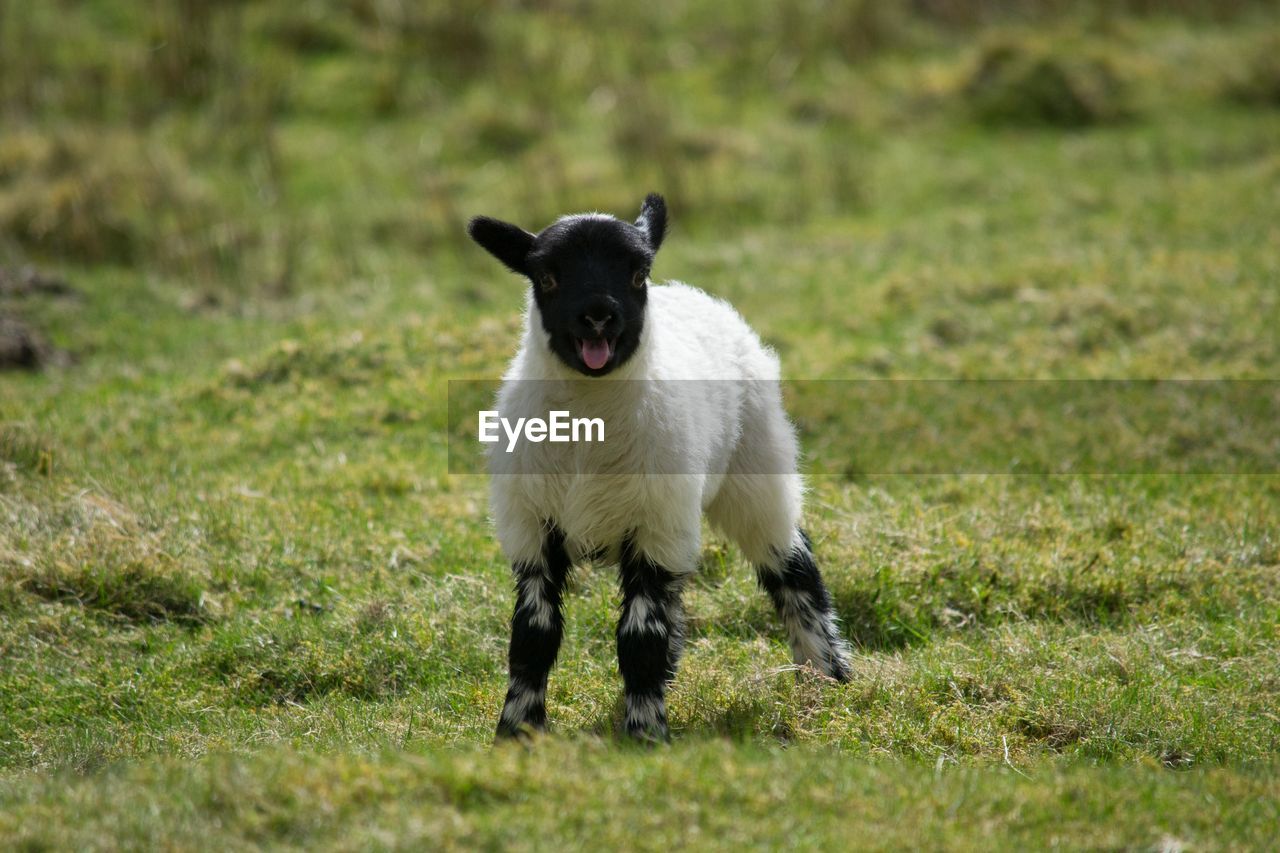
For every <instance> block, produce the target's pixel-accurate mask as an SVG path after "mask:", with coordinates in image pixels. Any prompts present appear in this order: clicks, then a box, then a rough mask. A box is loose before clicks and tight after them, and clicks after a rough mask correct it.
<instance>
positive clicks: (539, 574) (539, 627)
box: [498, 528, 570, 738]
mask: <svg viewBox="0 0 1280 853" xmlns="http://www.w3.org/2000/svg"><path fill="white" fill-rule="evenodd" d="M569 565H570V563H569V555H568V553H567V552H566V551H565V547H564V534H563V533H561V532H560V531H559V530H558V529H556V528H552V529H551V530H549V531H547V534H546V537H545V539H544V540H543V544H542V555H541V559H540V560H533V561H529V562H522V563H516V564H515V565H514V566H512V571H513V572H514V573H515V576H516V606H515V612H514V613H513V614H512V616H511V649H510V652H509V653H508V656H507V660H508V663H509V665H510V673H511V674H510V680H509V682H508V686H507V699H506V701H505V702H504V703H503V705H502V714H501V715H500V716H499V717H498V737H500V738H501V737H514V736H516V735H519V734H521V733H523V732H526V731H528V730H529V729H536V730H542V729H545V728H546V727H547V705H546V700H547V676H548V674H550V672H551V667H552V666H554V665H555V662H556V655H557V654H558V653H559V651H560V639H561V637H562V636H563V634H564V614H563V613H562V611H561V599H562V596H563V593H564V586H565V580H566V579H567V577H568V575H569Z"/></svg>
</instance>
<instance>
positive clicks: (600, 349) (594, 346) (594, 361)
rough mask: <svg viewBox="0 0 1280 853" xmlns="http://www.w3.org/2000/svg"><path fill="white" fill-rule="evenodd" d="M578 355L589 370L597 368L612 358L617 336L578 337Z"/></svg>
mask: <svg viewBox="0 0 1280 853" xmlns="http://www.w3.org/2000/svg"><path fill="white" fill-rule="evenodd" d="M577 341H578V355H579V356H581V358H582V363H583V364H585V365H586V366H587V367H588V368H589V369H591V370H599V369H600V368H602V367H604V366H605V365H606V364H608V363H609V360H610V359H612V358H613V345H614V344H615V343H616V342H617V338H613V339H606V338H591V339H586V338H578V339H577Z"/></svg>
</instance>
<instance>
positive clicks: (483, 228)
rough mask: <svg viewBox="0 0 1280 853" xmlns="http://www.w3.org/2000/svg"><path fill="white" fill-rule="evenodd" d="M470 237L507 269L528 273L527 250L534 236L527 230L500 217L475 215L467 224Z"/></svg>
mask: <svg viewBox="0 0 1280 853" xmlns="http://www.w3.org/2000/svg"><path fill="white" fill-rule="evenodd" d="M467 233H468V234H470V235H471V239H472V240H475V241H476V242H477V243H479V244H480V245H481V247H483V248H484V250H485V251H486V252H488V253H489V254H491V255H493V256H494V257H495V258H497V259H498V260H500V261H502V262H503V263H504V264H506V265H507V269H509V270H511V271H512V272H514V273H519V274H520V275H528V274H529V264H528V258H529V252H530V251H531V250H532V249H533V243H534V240H535V239H537V238H535V237H534V236H533V235H532V234H530V233H529V232H528V231H526V230H524V229H523V228H521V227H520V226H518V225H512V224H511V223H510V222H503V221H502V220H501V219H492V218H490V217H488V216H477V217H476V218H475V219H472V220H471V222H470V224H468V225H467Z"/></svg>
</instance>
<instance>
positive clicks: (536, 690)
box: [468, 194, 849, 741]
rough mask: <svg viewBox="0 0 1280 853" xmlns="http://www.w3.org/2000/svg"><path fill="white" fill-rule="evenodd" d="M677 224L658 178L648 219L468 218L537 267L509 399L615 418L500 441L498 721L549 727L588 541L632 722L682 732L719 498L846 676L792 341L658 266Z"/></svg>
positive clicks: (801, 649)
mask: <svg viewBox="0 0 1280 853" xmlns="http://www.w3.org/2000/svg"><path fill="white" fill-rule="evenodd" d="M666 230H667V211H666V203H665V201H664V200H663V198H662V197H661V196H659V195H657V194H650V195H649V196H648V197H647V198H645V200H644V203H643V205H642V207H641V211H640V216H639V218H638V219H637V220H636V221H635V222H634V223H630V222H625V221H622V220H620V219H617V218H615V217H613V216H609V215H605V214H599V213H589V214H579V215H573V216H565V217H562V218H561V219H559V220H557V221H556V222H555V223H553V224H552V225H550V226H549V227H547V228H546V229H545V230H543V231H541V232H540V233H538V234H536V235H535V234H531V233H529V232H527V231H525V230H524V229H522V228H520V227H518V226H516V225H512V224H510V223H507V222H503V221H500V220H496V219H492V218H489V217H476V218H475V219H473V220H472V221H471V223H470V225H469V228H468V232H469V234H470V235H471V237H472V239H474V240H475V241H476V242H477V243H478V244H480V246H482V247H483V248H484V249H485V250H487V251H488V252H489V253H490V254H492V255H493V256H495V257H496V258H497V259H498V260H499V261H501V262H502V263H503V264H504V265H505V266H506V267H507V268H508V269H510V270H511V271H512V272H515V273H517V274H519V275H521V276H524V277H525V278H527V279H528V280H529V283H530V285H531V286H530V288H529V293H528V298H527V301H526V311H525V317H524V331H523V337H522V341H521V343H520V348H519V352H518V353H517V354H516V356H515V358H514V359H513V360H512V362H511V364H510V366H509V368H508V370H507V372H506V374H505V377H504V380H503V384H502V388H501V390H500V391H499V394H498V401H497V402H498V408H499V411H500V412H501V413H502V415H503V416H504V417H505V416H508V415H512V416H517V417H525V416H534V415H538V416H545V414H546V413H547V412H548V411H552V410H571V411H574V412H575V413H577V412H578V411H590V412H592V414H594V415H598V416H602V417H603V420H604V422H605V423H606V424H607V425H608V430H609V433H608V435H607V436H606V440H605V441H604V442H603V443H601V444H569V445H566V444H550V443H528V442H526V443H523V444H520V445H519V446H516V447H514V448H512V449H511V450H510V451H507V449H506V448H505V447H504V448H500V449H495V450H493V451H492V452H491V454H490V474H491V510H492V515H493V519H494V523H495V526H496V529H497V537H498V540H499V542H500V544H501V547H502V550H503V552H504V554H505V556H506V558H507V559H508V560H509V561H510V562H511V566H512V570H513V572H514V575H515V581H516V602H515V610H514V613H513V615H512V620H511V645H510V651H509V658H508V663H509V682H508V689H507V694H506V700H505V702H504V704H503V707H502V711H501V714H500V716H499V720H498V725H497V734H498V736H499V737H500V738H501V737H511V736H517V735H524V734H527V733H528V732H530V731H535V730H542V729H545V728H546V722H547V712H546V688H547V679H548V675H549V673H550V671H551V668H552V667H553V665H554V664H555V660H556V656H557V654H558V651H559V647H560V640H561V636H562V633H563V627H564V617H563V613H562V602H563V595H564V591H565V585H566V580H567V578H568V576H569V572H570V569H571V567H572V566H573V565H574V564H575V563H578V562H582V561H587V560H593V561H603V562H605V563H606V564H616V565H618V566H619V571H620V576H621V586H622V612H621V617H620V619H619V621H618V627H617V651H618V668H619V670H620V671H621V674H622V680H623V685H624V692H625V705H626V717H625V730H626V732H627V733H628V734H629V735H631V736H633V737H635V738H637V739H640V740H645V741H653V740H666V739H668V738H669V729H668V724H667V715H666V692H667V688H668V685H669V684H670V682H671V681H672V679H673V678H674V676H675V674H676V667H677V663H678V661H679V657H680V651H681V647H682V644H683V619H682V613H681V604H680V598H681V588H682V586H683V585H684V582H685V580H686V579H687V578H688V577H689V575H690V574H691V573H692V572H694V571H695V570H696V569H697V566H698V557H699V553H700V549H701V542H700V538H701V518H702V516H703V514H704V513H705V515H706V517H707V518H708V520H709V521H710V523H711V525H712V527H713V528H715V529H717V530H718V531H720V532H721V533H723V534H724V535H725V536H727V537H728V538H729V539H730V540H731V541H733V542H734V543H736V544H737V545H738V547H739V548H740V549H741V551H742V553H743V554H744V556H745V557H746V558H747V559H748V560H749V561H750V562H751V563H752V564H753V565H754V567H755V571H756V575H757V579H758V582H759V584H760V586H761V587H762V588H763V589H764V591H765V592H766V593H768V595H769V597H770V598H771V599H772V601H773V604H774V606H775V607H776V609H777V611H778V614H779V616H780V617H781V619H782V622H783V623H784V624H785V626H786V630H787V634H788V636H789V639H790V644H791V650H792V653H793V657H794V660H795V662H796V663H797V664H806V665H809V666H812V667H814V668H816V669H817V670H818V671H820V672H821V673H823V674H825V675H826V676H829V677H830V678H833V679H836V680H838V681H846V680H847V679H848V677H849V648H848V644H847V643H846V642H845V640H844V639H843V637H842V636H841V633H840V631H839V628H838V625H837V621H836V617H835V613H834V610H833V607H832V603H831V598H830V596H829V594H828V592H827V588H826V586H825V585H824V584H823V581H822V576H821V574H820V572H819V570H818V566H817V563H816V562H815V560H814V556H813V550H812V544H811V542H810V540H809V538H808V536H807V535H806V534H805V533H804V532H803V531H802V530H801V529H800V526H799V522H800V516H801V510H802V502H803V489H804V487H803V482H802V479H801V476H800V474H799V473H798V472H797V456H798V446H797V441H796V437H795V430H794V428H793V426H792V424H791V422H790V420H789V419H788V418H787V415H786V412H785V411H784V409H783V406H782V398H781V391H780V388H779V385H778V380H779V375H780V369H779V365H778V360H777V357H776V356H775V355H774V353H773V352H772V351H771V350H770V349H768V348H767V347H766V346H765V345H764V344H763V343H762V342H761V341H760V339H759V337H758V336H757V335H756V334H755V332H754V331H752V329H751V328H750V326H748V325H747V323H746V321H745V320H743V319H742V317H741V316H740V315H739V314H738V313H737V312H736V311H735V310H734V309H733V308H732V307H730V306H729V305H728V304H727V303H725V302H723V301H721V300H719V299H715V298H713V297H711V296H709V295H707V294H706V293H703V292H702V291H700V290H697V289H695V288H693V287H690V286H688V285H685V284H681V283H678V282H672V283H668V284H665V285H657V284H654V283H652V282H651V281H650V279H649V272H650V268H651V266H652V264H653V260H654V256H655V254H656V252H657V251H658V248H659V247H660V246H661V245H662V241H663V237H664V236H665V234H666ZM682 380H697V381H694V382H688V381H682Z"/></svg>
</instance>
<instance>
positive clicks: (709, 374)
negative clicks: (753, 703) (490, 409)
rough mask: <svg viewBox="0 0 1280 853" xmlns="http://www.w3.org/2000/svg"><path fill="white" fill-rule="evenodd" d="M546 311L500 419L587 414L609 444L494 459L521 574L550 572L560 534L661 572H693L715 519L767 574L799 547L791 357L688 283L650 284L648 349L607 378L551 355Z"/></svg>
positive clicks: (506, 544) (589, 549)
mask: <svg viewBox="0 0 1280 853" xmlns="http://www.w3.org/2000/svg"><path fill="white" fill-rule="evenodd" d="M537 312H538V309H537V307H536V306H535V305H534V303H533V300H532V299H529V301H528V304H527V306H526V310H525V315H524V333H523V337H522V341H521V345H520V349H519V352H518V353H517V354H516V356H515V358H514V359H513V360H512V362H511V364H510V366H509V368H508V370H507V372H506V374H505V376H504V379H503V384H502V387H501V390H500V391H499V394H498V403H497V405H498V410H499V413H500V415H501V416H502V417H503V418H506V419H509V420H512V421H514V419H516V418H520V417H525V418H534V417H538V418H545V417H547V415H548V413H549V412H552V411H568V412H570V413H571V414H572V415H573V416H578V415H579V414H586V415H589V416H590V417H601V418H603V420H604V422H605V429H606V433H605V440H604V441H603V442H600V443H591V442H572V443H552V442H546V441H544V442H540V443H534V442H530V441H521V442H519V443H517V445H516V446H515V448H514V449H513V450H511V451H510V452H507V450H506V447H505V445H498V446H495V447H494V448H491V450H490V456H489V470H490V473H491V475H492V478H491V483H492V487H491V508H492V513H493V519H494V523H495V526H496V528H497V535H498V540H499V542H500V543H501V546H502V549H503V551H504V553H505V555H506V557H507V558H508V559H509V560H510V561H511V562H512V563H513V564H518V563H525V564H530V565H537V564H540V563H541V562H542V550H543V543H544V538H545V535H546V532H547V529H548V527H549V526H551V525H554V526H555V527H557V528H559V529H560V530H561V531H562V532H563V533H564V537H565V546H566V548H567V550H568V553H569V555H570V556H571V558H572V559H574V560H575V561H578V560H581V559H583V558H585V557H588V556H596V557H603V558H605V559H607V560H609V561H616V560H617V558H618V549H619V547H620V545H621V543H622V542H623V540H624V539H625V538H627V537H630V538H631V540H632V541H633V543H634V545H635V547H637V548H638V549H639V550H640V552H641V553H643V554H644V555H645V556H646V557H648V558H649V559H651V560H652V561H654V562H655V563H657V564H658V565H660V566H662V567H664V568H665V569H667V570H668V571H671V572H673V573H676V574H682V573H687V572H689V571H692V570H694V569H695V568H696V567H697V562H698V555H699V552H700V550H701V541H700V540H701V523H700V519H701V517H702V515H703V514H704V513H705V514H706V516H707V517H708V519H709V520H710V521H711V523H712V525H713V526H714V527H715V528H716V529H718V530H720V531H721V532H722V533H724V534H725V535H726V536H728V537H729V538H730V539H731V540H733V541H734V542H736V543H737V545H738V546H739V547H740V548H741V549H742V551H743V553H744V555H745V556H746V557H747V559H749V560H750V561H751V562H753V563H754V564H756V565H758V566H759V565H764V564H767V563H770V562H776V560H777V559H778V557H779V555H781V554H783V553H785V552H787V551H788V550H790V549H791V548H793V547H795V545H796V544H797V541H798V539H797V537H798V536H799V534H798V533H797V529H798V524H799V520H800V514H801V509H802V495H803V483H802V480H801V478H800V475H799V474H798V473H797V469H796V464H797V457H798V445H797V442H796V436H795V430H794V428H793V426H792V424H791V422H790V420H789V419H788V418H787V416H786V412H785V411H784V409H783V406H782V399H781V391H780V388H779V386H778V380H779V366H778V359H777V357H776V356H775V355H774V353H773V352H772V350H770V349H769V348H768V347H766V346H765V345H764V344H763V343H762V342H761V340H760V338H759V337H758V336H757V335H756V333H755V332H754V331H753V330H752V329H751V327H750V326H749V325H747V323H746V321H745V320H744V319H743V318H742V317H741V315H739V314H738V312H737V311H735V310H734V309H733V308H732V307H731V306H730V305H729V304H728V303H726V302H723V301H721V300H719V299H716V298H714V297H712V296H709V295H708V294H706V293H704V292H702V291H700V290H698V289H696V288H693V287H690V286H688V285H685V284H681V283H678V282H673V283H669V284H665V285H649V292H648V301H647V305H646V308H645V325H644V329H643V332H642V334H641V338H640V343H639V346H638V348H637V349H636V351H635V353H634V354H633V355H632V356H631V358H630V359H628V360H627V361H626V362H625V363H624V364H622V365H620V366H619V367H618V368H617V369H616V370H614V371H612V372H611V373H609V374H607V375H605V376H603V377H599V378H594V379H586V378H584V377H582V376H581V375H579V374H578V373H576V372H575V371H573V370H572V369H571V368H569V367H568V366H567V365H565V364H564V363H563V362H562V361H561V360H560V359H559V358H558V357H557V356H556V355H555V354H554V353H553V352H552V350H551V347H550V344H549V340H548V335H547V333H546V332H545V331H544V329H543V328H542V324H541V320H540V318H539V316H538V313H537ZM681 380H693V381H681ZM708 380H711V381H708Z"/></svg>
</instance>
